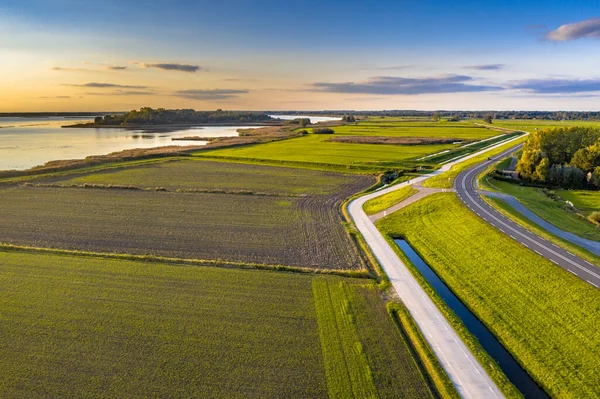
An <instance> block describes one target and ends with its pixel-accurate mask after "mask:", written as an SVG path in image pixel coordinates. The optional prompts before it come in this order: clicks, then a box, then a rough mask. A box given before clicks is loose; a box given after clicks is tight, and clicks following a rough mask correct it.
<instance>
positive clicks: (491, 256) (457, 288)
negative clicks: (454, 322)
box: [378, 193, 600, 398]
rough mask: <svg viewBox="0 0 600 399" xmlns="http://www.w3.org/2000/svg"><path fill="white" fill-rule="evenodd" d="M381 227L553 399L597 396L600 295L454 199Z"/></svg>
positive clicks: (440, 198)
mask: <svg viewBox="0 0 600 399" xmlns="http://www.w3.org/2000/svg"><path fill="white" fill-rule="evenodd" d="M378 227H379V228H380V230H381V231H382V232H384V233H385V234H394V235H402V236H404V237H405V238H406V239H407V240H408V241H409V242H410V244H411V246H412V247H413V248H414V249H415V250H416V251H418V253H419V254H420V255H421V256H422V257H423V259H424V260H425V261H426V262H427V263H428V264H429V265H430V266H431V267H432V268H433V269H434V270H435V271H436V273H437V274H438V275H439V276H440V277H441V278H442V279H443V280H444V282H445V283H446V284H447V285H448V286H449V287H450V288H451V289H452V290H453V291H454V293H455V294H456V295H457V296H458V297H459V298H460V299H461V300H462V301H463V302H464V303H465V304H466V305H467V306H468V307H469V308H470V309H471V311H473V313H475V314H476V315H477V317H479V318H480V320H482V321H483V322H484V323H485V324H486V326H487V327H488V328H489V329H490V330H491V331H492V332H493V333H494V334H495V335H496V336H497V337H498V338H499V339H500V341H501V342H503V343H504V345H505V346H506V347H507V349H508V350H509V351H511V352H512V353H513V355H514V356H515V358H516V359H517V360H518V361H519V362H520V363H521V364H522V365H523V366H524V367H525V368H526V369H527V370H528V371H529V372H530V374H531V375H532V376H533V377H534V378H535V380H536V381H537V382H538V383H539V384H540V385H541V386H543V387H544V389H546V390H547V392H549V393H550V395H551V396H552V397H561V398H594V397H597V395H598V386H600V375H599V374H598V373H597V370H598V368H599V367H600V360H599V359H598V357H597V356H596V353H598V352H599V351H600V314H599V313H598V309H600V292H598V290H596V289H595V288H594V287H592V286H590V285H589V284H587V283H585V282H583V281H581V280H580V279H579V278H577V277H575V276H573V275H571V274H570V273H568V272H566V271H564V270H562V269H560V268H557V267H556V266H555V265H553V264H552V263H551V262H549V261H547V260H546V259H544V258H542V257H541V256H538V255H537V254H535V253H534V252H531V251H529V250H527V249H526V248H524V247H523V246H522V245H520V244H518V243H517V242H516V241H514V240H512V239H510V238H509V237H508V236H506V235H504V234H502V233H500V232H498V231H497V230H495V229H494V228H493V227H491V226H489V225H488V224H487V223H485V221H482V220H481V219H479V218H478V217H477V216H476V215H474V214H473V213H471V212H470V211H469V210H468V209H467V208H466V207H465V206H464V205H462V204H461V203H460V201H459V200H458V199H457V198H456V197H455V195H454V194H450V193H448V194H435V195H432V196H430V197H427V198H425V199H423V200H422V201H419V202H418V203H416V204H413V205H410V206H409V207H407V208H406V209H404V210H401V211H398V212H396V213H394V214H392V215H390V216H388V217H387V218H384V219H382V220H381V221H380V222H379V223H378ZM465 243H468V245H465Z"/></svg>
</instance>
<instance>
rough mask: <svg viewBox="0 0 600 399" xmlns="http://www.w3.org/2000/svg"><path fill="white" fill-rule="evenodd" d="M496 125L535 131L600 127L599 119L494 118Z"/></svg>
mask: <svg viewBox="0 0 600 399" xmlns="http://www.w3.org/2000/svg"><path fill="white" fill-rule="evenodd" d="M493 125H494V126H498V127H504V128H508V129H516V130H519V129H523V130H526V131H529V132H531V131H533V130H536V129H540V130H541V129H551V128H556V127H571V126H589V127H600V122H599V121H551V120H537V119H494V121H493Z"/></svg>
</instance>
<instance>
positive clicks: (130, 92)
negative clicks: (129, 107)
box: [83, 90, 159, 96]
mask: <svg viewBox="0 0 600 399" xmlns="http://www.w3.org/2000/svg"><path fill="white" fill-rule="evenodd" d="M83 94H85V95H86V96H154V95H157V94H159V93H157V92H155V91H140V90H115V91H112V92H86V93H83Z"/></svg>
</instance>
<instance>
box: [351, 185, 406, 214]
mask: <svg viewBox="0 0 600 399" xmlns="http://www.w3.org/2000/svg"><path fill="white" fill-rule="evenodd" d="M416 193H418V191H417V190H416V189H414V188H413V187H412V186H406V187H402V188H401V189H398V190H396V191H392V192H391V193H387V194H384V195H382V196H381V197H377V198H373V199H370V200H368V201H367V202H365V204H364V205H363V210H364V211H365V213H366V214H367V215H374V214H376V213H379V212H382V211H385V210H386V209H388V208H390V207H392V206H394V205H396V204H398V203H400V202H402V201H404V200H405V199H407V198H408V197H410V196H411V195H414V194H416Z"/></svg>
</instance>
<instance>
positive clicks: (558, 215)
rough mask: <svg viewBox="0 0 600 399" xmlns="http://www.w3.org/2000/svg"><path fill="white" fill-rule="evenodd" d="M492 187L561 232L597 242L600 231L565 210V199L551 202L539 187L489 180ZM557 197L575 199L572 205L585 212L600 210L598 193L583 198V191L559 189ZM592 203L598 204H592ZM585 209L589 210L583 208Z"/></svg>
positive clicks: (599, 194) (599, 237)
mask: <svg viewBox="0 0 600 399" xmlns="http://www.w3.org/2000/svg"><path fill="white" fill-rule="evenodd" d="M492 184H493V185H494V187H495V188H496V189H498V190H499V191H500V192H503V193H506V194H510V195H512V196H514V197H516V198H517V199H518V200H519V202H521V203H522V204H523V205H525V206H526V207H527V208H528V209H529V210H531V211H532V212H533V213H535V214H536V215H538V216H539V217H541V218H542V219H544V220H546V221H547V222H549V223H551V224H553V225H554V226H556V227H558V228H560V229H561V230H564V231H568V232H571V233H573V234H577V235H578V236H581V237H586V238H589V239H598V240H600V231H599V230H598V228H597V227H596V226H595V225H594V224H592V223H591V222H589V221H587V220H586V219H584V218H583V217H580V216H577V215H576V214H575V213H573V212H570V211H568V210H567V209H566V207H567V205H566V203H565V200H567V198H564V199H562V200H554V199H552V198H550V197H548V196H547V195H546V194H544V192H543V190H542V189H540V188H535V187H526V186H520V185H517V184H513V183H509V182H505V181H499V180H492ZM557 194H559V195H560V196H561V198H563V197H562V195H565V196H566V197H568V198H569V200H571V199H573V200H575V202H573V204H574V205H575V203H578V204H580V205H583V206H584V209H589V210H590V211H591V210H600V193H593V194H592V193H590V194H589V195H585V194H584V192H582V191H564V190H562V191H559V192H557ZM595 200H596V201H598V202H596V203H595V204H594V202H595ZM586 206H587V207H588V208H585V207H586ZM576 207H577V206H576ZM590 207H591V208H590ZM594 207H595V208H594ZM582 210H583V209H582Z"/></svg>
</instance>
